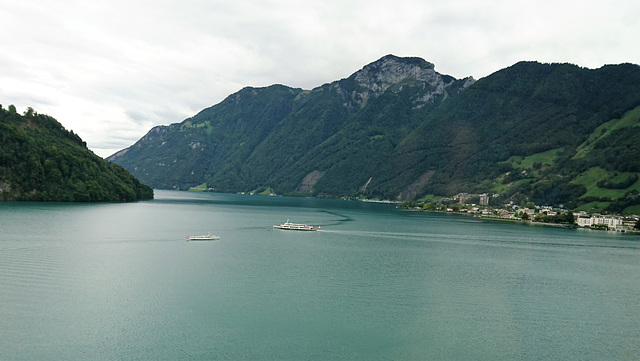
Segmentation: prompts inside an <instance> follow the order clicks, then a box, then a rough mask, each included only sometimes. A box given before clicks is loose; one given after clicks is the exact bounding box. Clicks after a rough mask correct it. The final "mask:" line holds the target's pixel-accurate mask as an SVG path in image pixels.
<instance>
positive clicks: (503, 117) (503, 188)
mask: <svg viewBox="0 0 640 361" xmlns="http://www.w3.org/2000/svg"><path fill="white" fill-rule="evenodd" d="M638 84H640V67H638V66H637V65H633V64H620V65H609V66H604V67H602V68H600V69H595V70H594V69H585V68H580V67H578V66H575V65H571V64H540V63H537V62H520V63H517V64H514V65H513V66H511V67H509V68H506V69H502V70H500V71H498V72H496V73H494V74H491V75H490V76H487V77H485V78H483V79H480V80H478V81H474V79H472V78H465V79H455V78H453V77H451V76H448V75H442V74H439V73H437V72H436V71H435V67H434V65H433V64H431V63H429V62H427V61H425V60H423V59H419V58H399V57H396V56H393V55H388V56H385V57H383V58H381V59H380V60H378V61H375V62H373V63H371V64H369V65H367V66H365V67H364V68H362V69H361V70H359V71H357V72H356V73H354V74H353V75H351V76H350V77H348V78H346V79H341V80H338V81H335V82H332V83H328V84H324V85H322V86H320V87H318V88H315V89H312V90H302V89H293V88H289V87H286V86H283V85H273V86H270V87H266V88H245V89H242V90H240V91H239V92H237V93H235V94H232V95H230V96H229V97H227V98H226V99H225V100H224V101H222V102H221V103H219V104H217V105H214V106H212V107H210V108H207V109H204V110H203V111H201V112H200V113H198V114H196V115H195V116H194V117H192V118H189V119H186V120H184V121H183V122H181V123H176V124H171V125H169V126H159V127H155V128H153V129H152V130H151V131H149V133H148V134H147V135H145V136H144V137H143V138H142V139H140V140H139V141H138V142H136V143H135V144H134V145H132V146H131V147H129V148H127V149H125V150H122V151H120V152H117V153H116V154H114V155H113V156H111V157H109V158H108V159H109V160H110V161H112V162H115V163H118V164H120V165H122V166H123V167H125V168H126V169H128V170H129V171H131V172H132V174H134V175H135V176H137V177H139V178H140V179H141V180H143V181H144V182H147V183H149V184H151V185H152V186H154V187H158V188H174V189H188V188H189V187H192V186H197V185H205V184H206V187H208V188H213V189H214V190H216V191H221V192H241V191H243V192H247V191H255V190H259V189H264V188H267V187H268V188H271V189H273V190H274V191H275V192H276V193H278V194H289V195H311V196H329V197H339V196H349V197H368V198H375V197H377V198H381V199H399V200H404V199H416V198H419V197H423V196H427V195H430V194H431V195H437V196H451V195H455V194H456V193H460V192H469V193H491V194H492V195H494V197H493V199H494V201H495V202H504V201H509V200H511V201H516V202H520V201H522V200H527V201H534V202H536V203H538V204H556V205H557V204H567V205H568V206H569V207H573V208H576V207H592V208H593V207H596V208H597V207H599V208H601V209H611V210H614V209H618V210H619V209H620V208H621V207H622V208H623V209H625V208H628V207H630V206H634V205H635V204H636V203H635V202H637V204H640V202H638V197H637V192H638V191H639V190H640V183H639V182H637V177H638V173H639V172H640V169H638V167H639V166H638V165H639V164H640V162H638V161H637V159H638V156H639V155H640V149H638V145H637V144H640V132H639V131H640V125H639V120H638V118H639V117H638V115H639V113H640V87H639V86H638ZM634 179H636V181H633V180H634ZM632 181H633V182H632ZM622 186H625V187H622ZM496 195H498V196H496ZM639 210H640V209H639Z"/></svg>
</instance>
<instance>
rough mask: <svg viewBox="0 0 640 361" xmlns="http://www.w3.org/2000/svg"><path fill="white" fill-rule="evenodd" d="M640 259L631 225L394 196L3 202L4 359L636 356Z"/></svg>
mask: <svg viewBox="0 0 640 361" xmlns="http://www.w3.org/2000/svg"><path fill="white" fill-rule="evenodd" d="M287 219H290V220H291V221H292V222H296V223H308V224H311V225H314V226H318V225H320V226H321V227H322V230H321V231H320V232H291V231H281V230H274V229H273V228H272V225H274V224H280V223H283V222H285V221H286V220H287ZM208 232H211V233H214V234H217V235H219V236H220V237H221V239H220V240H218V241H212V242H186V237H187V236H189V235H199V234H205V233H208ZM639 258H640V237H637V236H632V235H624V234H615V233H606V232H595V231H585V230H574V229H565V228H554V227H535V226H525V225H520V224H512V223H502V222H494V221H485V220H478V219H475V218H471V217H466V216H459V215H450V214H440V213H422V212H413V211H402V210H397V209H395V208H394V206H393V205H389V204H371V203H361V202H348V201H335V200H314V199H298V198H281V197H261V196H241V195H225V194H212V193H188V192H171V191H156V199H155V200H153V201H147V202H138V203H108V204H61V203H0V290H1V292H0V360H87V359H92V360H117V359H127V360H132V359H135V360H212V359H219V360H282V359H286V360H340V359H361V360H377V359H398V360H427V359H428V360H432V359H455V360H462V359H467V360H468V359H473V360H496V359H509V360H541V359H548V360H567V359H590V360H594V359H608V360H612V359H613V360H615V359H618V360H628V359H636V358H637V357H638V355H640V327H638V325H640V303H639V302H638V299H640V283H639V282H638V280H639V279H640V263H639V262H638V260H639Z"/></svg>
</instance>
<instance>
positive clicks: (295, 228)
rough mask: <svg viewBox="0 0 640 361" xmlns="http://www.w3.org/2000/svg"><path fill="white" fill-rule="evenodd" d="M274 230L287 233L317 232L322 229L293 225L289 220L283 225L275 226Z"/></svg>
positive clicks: (298, 224) (305, 225)
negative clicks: (281, 230) (282, 230)
mask: <svg viewBox="0 0 640 361" xmlns="http://www.w3.org/2000/svg"><path fill="white" fill-rule="evenodd" d="M273 228H275V229H284V230H287V231H317V230H319V229H320V227H318V228H313V226H309V225H307V224H300V223H291V222H289V220H288V219H287V221H286V222H285V223H283V224H281V225H278V226H276V225H274V226H273Z"/></svg>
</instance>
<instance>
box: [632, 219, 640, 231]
mask: <svg viewBox="0 0 640 361" xmlns="http://www.w3.org/2000/svg"><path fill="white" fill-rule="evenodd" d="M633 228H635V229H640V219H638V221H637V222H636V225H635V227H633Z"/></svg>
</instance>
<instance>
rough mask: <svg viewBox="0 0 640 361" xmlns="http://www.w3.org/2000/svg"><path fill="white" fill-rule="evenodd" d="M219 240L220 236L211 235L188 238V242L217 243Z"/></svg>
mask: <svg viewBox="0 0 640 361" xmlns="http://www.w3.org/2000/svg"><path fill="white" fill-rule="evenodd" d="M217 239H220V236H216V235H214V234H211V233H209V234H203V235H202V236H187V241H215V240H217Z"/></svg>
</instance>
